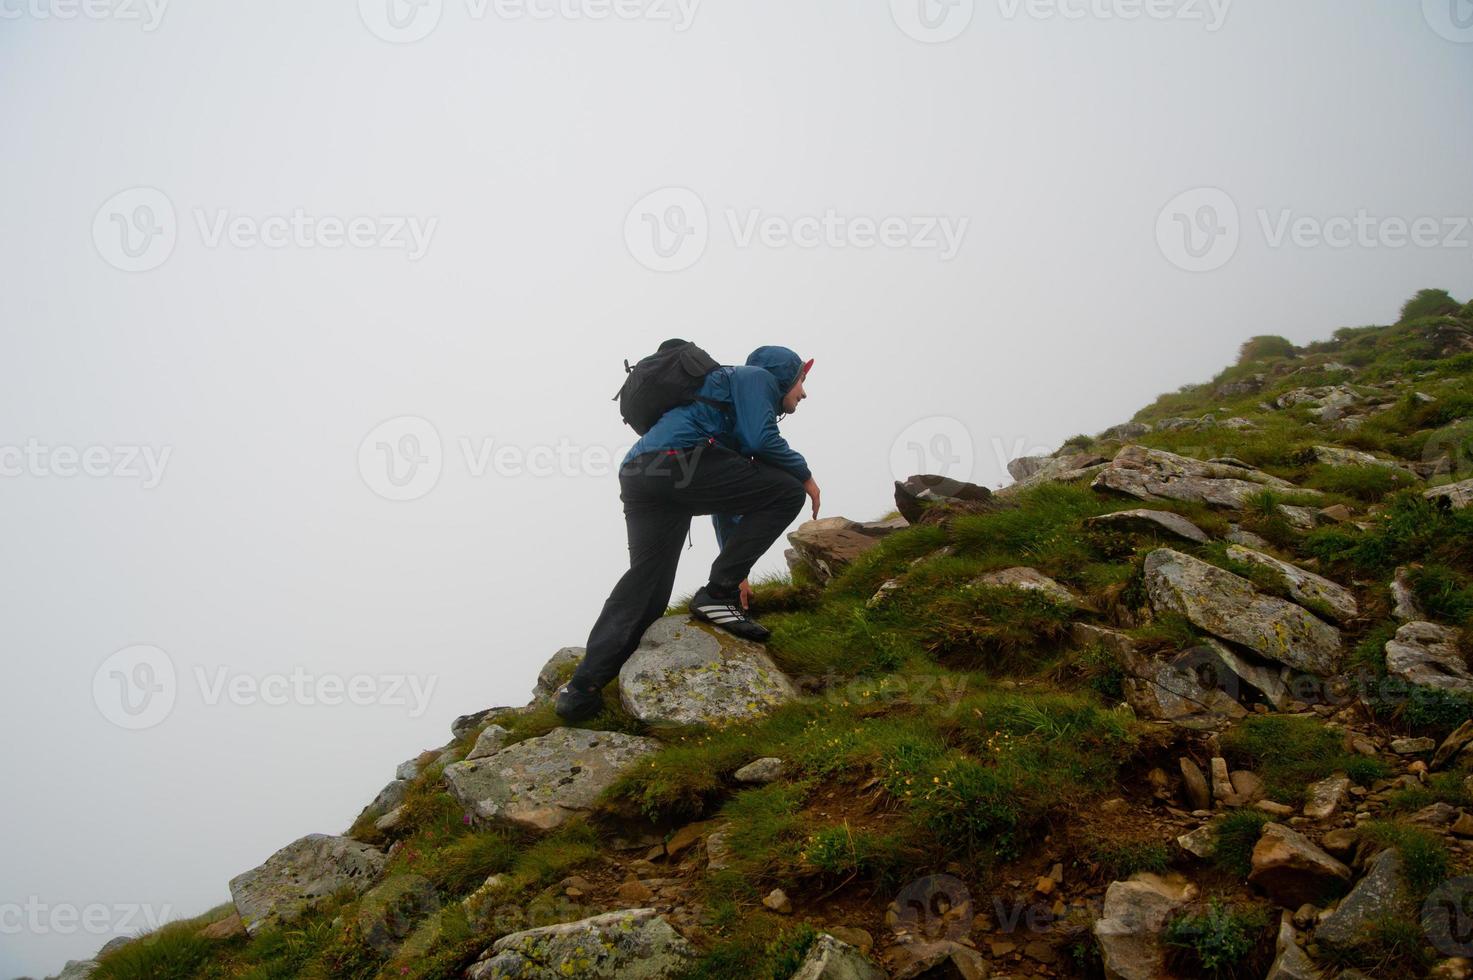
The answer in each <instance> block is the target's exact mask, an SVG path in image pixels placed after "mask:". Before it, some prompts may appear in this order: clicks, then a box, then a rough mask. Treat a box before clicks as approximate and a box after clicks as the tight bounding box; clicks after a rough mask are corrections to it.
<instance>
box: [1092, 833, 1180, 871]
mask: <svg viewBox="0 0 1473 980" xmlns="http://www.w3.org/2000/svg"><path fill="white" fill-rule="evenodd" d="M1090 857H1091V858H1092V859H1093V860H1094V861H1095V863H1097V864H1098V865H1099V866H1100V869H1101V870H1102V871H1104V872H1105V874H1107V875H1109V876H1110V877H1111V878H1112V879H1117V880H1118V879H1123V878H1129V877H1130V876H1131V875H1133V874H1135V873H1136V872H1137V871H1151V872H1155V873H1156V874H1161V873H1163V872H1165V871H1166V869H1167V868H1169V867H1170V866H1171V849H1170V848H1168V847H1167V846H1166V845H1165V844H1163V843H1161V842H1160V841H1157V840H1099V841H1095V842H1094V844H1093V845H1092V846H1091V847H1090Z"/></svg>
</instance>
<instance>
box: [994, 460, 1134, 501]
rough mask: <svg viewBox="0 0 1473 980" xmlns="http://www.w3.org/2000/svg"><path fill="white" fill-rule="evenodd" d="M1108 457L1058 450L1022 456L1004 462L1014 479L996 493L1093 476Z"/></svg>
mask: <svg viewBox="0 0 1473 980" xmlns="http://www.w3.org/2000/svg"><path fill="white" fill-rule="evenodd" d="M1108 463H1109V459H1108V458H1107V457H1105V456H1101V455H1100V454H1099V453H1094V452H1072V453H1062V454H1060V455H1057V456H1022V457H1019V458H1018V459H1015V460H1012V461H1010V462H1009V463H1008V473H1009V474H1010V475H1011V476H1012V477H1013V479H1014V480H1015V481H1017V482H1015V483H1013V484H1012V485H1011V486H1007V487H1004V488H1003V489H1001V490H999V491H998V492H997V494H996V496H998V497H1002V498H1004V499H1005V498H1007V497H1011V496H1013V495H1015V494H1017V493H1018V492H1019V491H1021V490H1027V489H1029V488H1030V487H1036V486H1040V485H1042V484H1045V483H1072V482H1074V481H1075V480H1083V479H1087V478H1088V477H1092V476H1096V475H1098V474H1099V472H1100V471H1101V470H1103V469H1104V468H1105V466H1106V465H1107V464H1108Z"/></svg>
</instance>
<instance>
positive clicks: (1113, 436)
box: [1098, 422, 1151, 442]
mask: <svg viewBox="0 0 1473 980" xmlns="http://www.w3.org/2000/svg"><path fill="white" fill-rule="evenodd" d="M1150 431H1151V425H1150V423H1148V422H1121V423H1120V424H1119V425H1112V426H1110V427H1109V428H1108V429H1106V430H1105V431H1104V432H1101V433H1100V434H1099V436H1098V438H1099V440H1100V441H1101V442H1111V441H1113V442H1129V441H1130V440H1132V439H1139V438H1140V437H1141V436H1143V435H1145V434H1146V433H1147V432H1150Z"/></svg>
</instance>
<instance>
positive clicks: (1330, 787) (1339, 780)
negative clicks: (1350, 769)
mask: <svg viewBox="0 0 1473 980" xmlns="http://www.w3.org/2000/svg"><path fill="white" fill-rule="evenodd" d="M1349 792H1350V777H1348V776H1346V775H1345V774H1344V773H1339V772H1337V773H1335V774H1334V775H1333V776H1327V777H1325V778H1324V779H1321V780H1320V781H1319V782H1317V783H1310V784H1309V786H1307V787H1306V788H1305V790H1304V815H1305V816H1306V817H1308V818H1309V819H1311V820H1328V819H1330V818H1331V817H1333V816H1334V815H1335V812H1336V811H1337V810H1339V809H1340V804H1342V803H1344V802H1345V794H1347V793H1349Z"/></svg>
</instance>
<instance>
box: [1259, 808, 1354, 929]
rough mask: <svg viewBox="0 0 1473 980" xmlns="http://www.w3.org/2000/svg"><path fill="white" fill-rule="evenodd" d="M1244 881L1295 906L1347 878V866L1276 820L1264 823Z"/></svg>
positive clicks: (1341, 884)
mask: <svg viewBox="0 0 1473 980" xmlns="http://www.w3.org/2000/svg"><path fill="white" fill-rule="evenodd" d="M1248 881H1249V882H1250V883H1251V884H1254V885H1257V886H1258V887H1259V888H1261V889H1263V890H1264V892H1266V893H1267V894H1268V896H1269V897H1270V898H1272V899H1273V900H1274V901H1275V902H1278V903H1279V904H1280V905H1283V906H1287V907H1288V908H1298V907H1299V906H1300V905H1303V904H1304V903H1305V902H1310V903H1312V904H1317V903H1321V902H1323V901H1324V900H1325V899H1326V898H1327V897H1329V896H1330V895H1333V894H1334V893H1335V892H1337V891H1339V890H1340V889H1342V888H1343V887H1344V886H1345V885H1346V884H1347V883H1348V882H1349V881H1350V869H1349V868H1347V867H1346V866H1345V865H1343V864H1341V863H1340V862H1339V861H1337V860H1335V859H1334V858H1332V857H1330V855H1328V854H1326V853H1325V852H1324V851H1322V850H1320V849H1319V848H1318V847H1316V846H1315V845H1314V844H1313V843H1312V842H1311V841H1310V840H1309V838H1307V837H1305V836H1304V835H1303V834H1301V833H1299V832H1297V831H1294V830H1290V829H1289V828H1288V827H1286V826H1284V825H1283V824H1279V823H1270V824H1264V826H1263V836H1261V837H1259V838H1258V843H1257V844H1256V845H1255V846H1254V848H1253V870H1252V871H1251V872H1249V874H1248Z"/></svg>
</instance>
